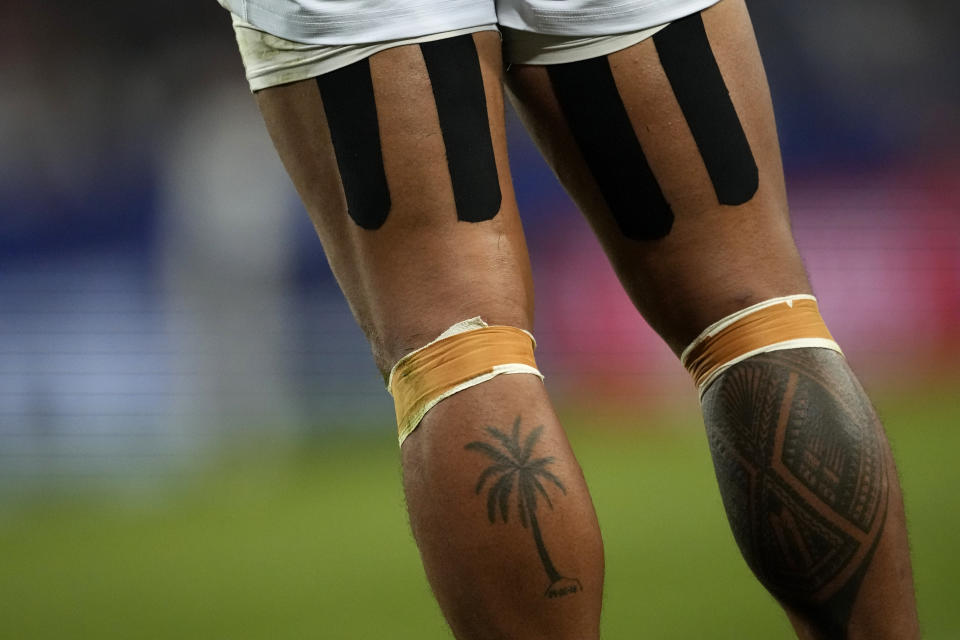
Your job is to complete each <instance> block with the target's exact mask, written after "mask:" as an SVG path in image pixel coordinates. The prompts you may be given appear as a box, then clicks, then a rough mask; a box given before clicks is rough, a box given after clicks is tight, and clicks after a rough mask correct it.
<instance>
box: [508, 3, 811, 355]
mask: <svg viewBox="0 0 960 640" xmlns="http://www.w3.org/2000/svg"><path fill="white" fill-rule="evenodd" d="M701 17H702V22H703V25H704V30H705V33H706V36H707V39H708V45H709V46H708V47H707V49H706V51H707V55H708V56H709V57H712V58H715V60H716V63H715V64H716V67H715V68H718V69H719V72H720V76H721V77H722V83H721V84H720V87H721V88H724V89H725V90H726V91H728V92H729V103H728V104H730V103H732V109H733V111H731V114H733V113H734V112H735V117H733V120H732V122H733V124H734V125H735V124H736V121H739V126H740V128H742V135H743V136H745V139H746V144H747V145H748V147H744V149H737V148H736V145H734V144H729V142H728V140H730V139H731V138H736V136H735V135H733V134H735V133H736V132H735V131H732V129H733V128H731V131H726V130H718V129H716V127H720V126H723V127H727V126H729V125H730V124H731V121H730V119H729V118H728V119H726V120H725V119H723V118H721V117H714V115H713V114H712V113H711V110H712V109H716V111H718V112H719V111H722V109H720V108H719V107H718V106H716V105H717V103H722V102H723V100H724V96H723V95H720V94H719V93H718V92H717V91H710V90H708V89H707V88H706V87H708V86H709V82H706V81H704V80H703V78H701V77H699V76H700V74H702V73H708V72H709V69H706V70H705V71H701V70H700V69H699V68H698V65H699V62H700V58H698V57H697V56H696V55H692V54H691V56H690V57H688V58H687V59H682V60H680V62H677V60H676V58H677V57H678V54H677V51H676V49H677V42H675V41H674V42H666V41H664V40H663V39H662V38H663V37H664V36H666V35H671V36H672V35H673V34H674V33H678V32H677V31H675V32H672V33H668V32H669V30H670V29H672V28H674V25H671V27H668V28H667V30H665V31H663V32H661V34H662V35H661V34H658V35H657V36H655V37H654V39H648V40H645V41H643V42H641V43H639V44H637V45H634V46H632V47H630V48H628V49H625V50H622V51H618V52H616V53H613V54H611V55H609V56H607V60H606V62H604V61H603V59H599V60H594V61H588V63H587V65H590V66H589V67H588V68H586V69H582V70H581V71H580V72H579V74H580V75H579V76H578V75H577V73H578V72H577V70H576V68H575V67H570V66H569V65H557V67H568V68H567V69H551V68H549V67H544V66H523V65H516V66H514V67H512V68H511V70H510V72H509V73H508V77H507V86H508V89H509V91H510V93H511V98H512V99H513V101H514V103H515V105H516V106H517V108H518V111H519V112H520V114H521V117H522V118H523V120H524V123H525V124H526V126H527V128H528V129H529V131H530V132H531V134H532V135H533V137H534V139H535V140H536V142H537V143H538V145H539V146H540V148H541V150H542V152H543V153H544V155H545V157H546V158H547V160H548V162H549V163H550V164H551V166H552V167H553V169H554V171H555V172H556V173H557V175H558V176H559V178H560V180H561V182H562V183H563V185H564V186H565V188H566V189H567V190H568V191H569V192H570V194H571V195H572V196H573V198H574V200H575V201H576V203H577V204H578V206H579V207H580V209H581V210H582V211H583V213H584V215H585V216H586V217H587V219H588V220H589V222H590V224H591V225H592V226H593V228H594V230H595V231H596V233H597V235H598V237H599V238H600V240H601V242H602V244H603V246H604V248H605V250H606V252H607V255H608V256H609V258H610V261H611V263H612V264H613V266H614V269H615V270H616V272H617V274H618V276H619V278H620V280H621V282H622V283H623V285H624V287H625V289H626V290H627V292H628V294H629V295H630V297H631V298H632V300H633V302H634V304H635V305H636V306H637V308H638V309H639V310H640V311H641V312H642V313H643V315H644V317H645V318H646V319H647V321H648V322H649V323H650V324H651V326H653V328H654V329H655V330H657V331H658V332H659V333H660V335H661V336H663V338H664V339H665V340H666V341H667V343H668V344H669V345H670V346H671V348H672V349H673V350H674V351H675V352H677V353H679V352H680V351H681V350H682V349H683V348H684V347H685V346H686V345H687V344H688V343H689V342H690V341H691V340H692V339H693V338H695V337H696V335H697V334H698V333H699V332H700V331H701V330H702V329H703V328H704V327H705V326H707V325H708V324H710V323H711V322H714V321H716V320H718V319H719V318H722V317H724V316H726V315H728V314H730V313H732V312H734V311H737V310H739V309H742V308H744V307H746V306H748V305H750V304H752V303H754V302H757V301H760V300H764V299H768V298H771V297H776V296H780V295H788V294H795V293H808V292H809V283H808V281H807V277H806V274H805V271H804V268H803V264H802V262H801V260H800V257H799V255H798V253H797V250H796V247H795V245H794V242H793V238H792V235H791V231H790V222H789V215H788V210H787V201H786V194H785V189H784V180H783V169H782V165H781V161H780V151H779V144H778V141H777V134H776V126H775V123H774V119H773V110H772V106H771V101H770V95H769V90H768V87H767V82H766V77H765V74H764V71H763V66H762V63H761V60H760V55H759V52H758V50H757V45H756V41H755V38H754V34H753V27H752V25H751V23H750V18H749V16H748V14H747V10H746V7H745V5H744V3H743V0H723V1H722V2H721V3H719V4H718V5H715V6H714V7H712V8H710V9H708V10H706V11H704V12H702V14H701ZM696 19H697V18H696V16H694V17H693V19H692V20H696ZM674 24H675V25H676V24H678V23H674ZM687 26H689V25H687ZM685 28H686V27H685ZM688 30H689V29H688ZM684 37H685V36H684ZM657 39H660V47H659V50H658V44H657ZM674 40H676V38H675V37H674ZM679 44H680V45H684V46H681V47H680V54H679V55H680V57H682V56H683V55H684V52H685V51H686V47H685V43H684V41H683V38H680V43H679ZM692 44H693V45H695V44H696V43H695V42H694V43H692ZM668 45H670V46H671V47H672V48H673V50H668ZM694 48H695V47H694ZM710 52H712V55H709V54H710ZM701 57H703V56H701ZM707 62H709V60H707ZM572 64H573V65H578V64H581V63H572ZM605 64H608V68H609V71H607V69H606V68H605V67H604V65H605ZM598 65H599V66H598ZM703 66H705V67H709V65H703ZM668 67H669V70H670V71H671V72H672V73H673V74H674V75H673V76H672V77H670V76H668V71H667V68H668ZM678 69H679V70H678ZM691 69H693V71H694V72H695V73H694V75H693V76H689V71H690V70H691ZM571 71H572V72H573V73H572V74H571ZM606 73H609V74H610V75H612V85H615V89H612V90H611V91H610V92H607V93H609V94H612V95H596V93H597V91H595V90H594V89H593V88H592V87H595V86H596V85H597V83H596V82H595V81H594V78H595V77H596V76H597V75H598V74H599V75H603V74H606ZM683 74H688V77H684V75H683ZM578 77H581V78H584V83H583V85H582V86H583V90H582V91H581V90H580V88H579V87H580V86H581V85H578V84H577V83H576V80H577V78H578ZM571 78H573V79H572V80H571ZM677 83H679V84H682V85H683V87H681V89H680V90H678V89H677V88H676V87H675V86H674V84H677ZM681 94H682V95H681ZM578 101H580V102H578ZM681 102H682V103H683V104H682V105H681ZM617 103H618V104H617ZM720 106H722V104H720ZM617 109H619V110H620V111H621V112H623V113H624V121H625V122H627V123H628V124H626V125H625V126H626V127H627V128H628V131H627V133H628V134H630V133H632V135H634V136H635V138H636V142H638V143H639V148H640V149H642V153H641V154H640V155H639V156H637V157H633V156H631V155H630V154H629V149H628V150H627V153H624V154H622V155H623V157H624V158H626V160H625V161H624V162H620V163H616V162H613V161H612V160H610V158H609V157H606V156H604V153H605V152H606V153H614V152H613V151H607V150H608V149H609V150H614V149H617V148H621V147H623V145H624V140H623V138H624V136H623V135H622V133H623V130H622V129H621V130H620V131H619V132H618V131H615V130H613V129H614V128H611V127H608V126H606V125H602V126H601V125H598V124H596V123H597V121H598V120H599V121H600V122H601V123H606V122H608V121H610V120H615V118H613V117H611V115H613V116H615V115H616V113H615V112H616V111H617ZM685 109H686V111H685ZM691 111H699V112H700V113H699V115H700V117H699V120H698V121H697V122H693V121H692V118H689V117H688V116H690V115H691V114H690V112H691ZM704 112H705V113H706V114H707V117H706V118H705V117H703V115H704ZM629 129H632V132H631V131H629ZM694 132H696V135H695V133H694ZM578 136H579V137H578ZM605 136H609V137H610V139H609V140H607V139H604V137H605ZM627 137H629V136H627ZM630 142H631V143H632V141H630ZM590 147H593V150H592V151H591V149H590ZM718 152H719V155H718ZM711 153H712V156H711ZM744 153H746V154H748V155H751V156H752V160H753V162H754V163H755V165H756V173H755V182H754V183H753V184H752V185H751V184H746V186H743V184H741V185H737V184H734V185H733V189H732V194H731V189H730V188H729V187H730V185H729V184H726V185H724V181H725V180H726V181H727V182H728V183H729V182H730V180H734V181H736V180H738V179H739V180H740V182H741V183H743V182H745V181H747V178H742V177H741V178H737V177H736V176H734V177H733V178H730V177H729V176H727V177H724V175H723V171H724V170H725V168H729V166H731V165H736V163H737V162H740V163H741V164H742V163H743V161H744V157H743V154H744ZM738 154H739V155H738ZM735 156H736V157H735ZM637 158H639V159H637ZM643 160H645V161H646V164H647V168H648V170H649V172H650V173H651V174H652V178H651V177H650V176H648V178H649V179H648V180H647V181H646V182H649V183H650V185H652V187H651V189H652V191H653V192H656V191H657V187H658V188H659V192H660V193H659V194H658V193H651V189H646V190H644V189H642V188H638V187H637V186H636V184H634V183H633V181H635V182H636V183H637V184H644V176H643V167H642V166H639V165H640V164H642V161H643ZM634 165H638V166H636V167H635V166H634ZM631 171H633V172H634V173H632V174H631V173H629V172H631ZM611 172H613V173H618V172H619V173H621V174H622V175H620V176H619V181H618V180H617V179H614V180H610V179H609V177H610V173H611ZM618 189H619V191H617V190H618ZM614 191H617V192H616V193H613V192H614ZM738 191H739V193H738ZM664 207H667V209H664ZM665 212H668V213H669V219H668V218H667V213H665ZM633 216H635V218H634V217H633Z"/></svg>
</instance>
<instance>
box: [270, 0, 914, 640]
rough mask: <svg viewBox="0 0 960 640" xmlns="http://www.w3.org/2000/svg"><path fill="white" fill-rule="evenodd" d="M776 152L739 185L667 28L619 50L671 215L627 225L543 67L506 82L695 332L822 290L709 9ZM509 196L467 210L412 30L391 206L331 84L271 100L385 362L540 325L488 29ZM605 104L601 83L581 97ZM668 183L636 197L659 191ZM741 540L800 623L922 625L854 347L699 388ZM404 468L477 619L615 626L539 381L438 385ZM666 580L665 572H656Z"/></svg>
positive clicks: (534, 634)
mask: <svg viewBox="0 0 960 640" xmlns="http://www.w3.org/2000/svg"><path fill="white" fill-rule="evenodd" d="M702 19H703V24H704V27H705V30H706V34H707V36H709V41H710V45H711V47H712V52H713V55H714V56H715V58H716V63H717V64H718V65H719V69H720V71H721V72H722V74H723V79H724V81H725V85H726V88H727V89H728V90H729V96H730V99H731V100H732V103H733V106H734V107H735V109H736V113H737V115H738V117H739V121H740V123H741V125H742V128H743V133H744V134H745V136H746V139H747V140H748V142H749V148H750V149H751V152H752V154H753V157H754V159H755V162H756V165H757V167H758V171H759V182H758V186H757V189H756V192H755V193H754V195H753V196H752V197H751V198H750V199H749V201H746V202H745V203H742V204H736V205H721V204H719V202H718V196H717V195H716V191H715V185H714V184H713V183H712V182H711V176H710V175H708V172H707V170H706V169H705V168H704V161H703V158H702V157H701V155H700V151H699V149H698V146H697V144H696V142H695V140H694V139H693V137H692V135H691V131H690V127H689V126H688V124H687V121H686V119H685V115H684V112H683V111H682V110H681V108H680V107H679V106H678V103H677V100H676V98H675V95H674V92H673V89H672V87H671V84H670V82H669V81H668V79H667V77H666V74H665V72H664V68H663V66H662V65H661V62H660V59H659V58H658V53H657V50H656V47H655V45H654V43H653V42H652V41H645V42H642V43H640V44H638V45H635V46H633V47H630V48H628V49H625V50H623V51H619V52H617V53H614V54H611V55H610V56H608V58H607V62H608V63H609V67H610V70H611V72H612V75H613V78H614V80H615V83H616V89H617V90H618V91H619V94H620V97H621V99H622V102H623V106H624V108H625V110H626V113H627V116H628V118H629V122H630V123H631V124H632V128H633V131H634V133H635V134H636V137H637V139H638V141H639V143H640V145H641V146H642V148H643V153H644V155H645V156H646V159H647V160H648V161H649V165H650V169H651V171H652V174H653V175H654V176H655V178H656V181H657V183H658V184H659V187H660V188H661V189H662V192H663V196H664V198H665V199H666V201H667V202H668V203H669V205H670V207H671V210H672V215H673V216H674V219H673V220H672V224H671V225H670V228H669V232H668V233H666V234H665V235H663V236H662V237H658V238H655V239H646V240H637V239H635V238H628V237H625V235H624V234H623V233H622V231H621V228H620V227H618V225H617V224H616V221H615V219H614V217H613V216H612V215H611V212H610V211H609V210H608V208H607V204H606V201H605V200H604V197H603V194H601V193H600V190H599V188H598V186H597V183H596V180H595V178H594V176H593V174H592V173H591V170H590V167H588V166H587V165H586V163H585V161H584V158H583V156H582V155H581V153H580V149H579V148H578V146H577V142H576V140H575V138H574V136H573V135H572V134H571V132H570V129H569V126H568V123H567V121H566V119H565V116H564V112H563V110H562V109H561V108H560V105H559V104H558V101H557V96H556V95H555V94H554V92H553V89H552V87H551V82H550V78H549V75H548V72H547V70H546V69H545V68H543V67H530V66H522V65H515V66H513V67H512V68H511V71H510V72H509V74H508V77H507V82H508V85H509V87H510V90H511V92H512V97H513V98H514V101H515V104H516V105H517V106H518V110H519V111H520V112H521V114H522V117H523V118H524V120H525V123H526V124H527V126H528V128H529V130H530V131H531V133H532V134H533V136H534V138H535V139H536V140H537V142H538V144H539V145H540V148H541V149H542V150H543V152H544V155H545V156H546V157H547V159H548V161H549V162H550V163H551V165H552V166H553V168H554V170H555V171H556V173H557V174H558V176H559V177H560V179H561V181H562V182H563V184H564V185H565V186H566V188H567V189H568V190H569V191H570V193H571V194H572V195H573V197H574V199H575V200H576V202H577V203H578V205H579V207H580V208H581V210H582V211H583V212H584V213H585V215H586V216H587V218H588V220H589V221H590V223H591V225H592V226H593V227H594V229H595V231H596V233H597V235H598V237H599V238H600V240H601V242H602V243H603V245H604V247H605V250H606V251H607V254H608V255H609V257H610V260H611V262H612V264H613V266H614V268H615V270H616V271H617V274H618V276H619V277H620V279H621V282H622V283H623V285H624V288H625V289H626V291H627V292H628V294H629V295H630V297H631V298H632V300H633V301H634V303H635V304H636V306H637V308H638V309H639V310H640V311H641V313H642V314H643V315H644V317H645V318H646V319H647V321H648V322H649V323H650V324H651V326H653V327H654V329H656V330H657V331H658V332H659V333H660V335H661V336H662V337H663V338H664V340H665V341H666V342H667V343H668V344H669V345H670V346H671V348H673V350H674V351H675V352H676V353H678V354H679V353H680V351H681V350H682V349H683V348H684V347H685V346H686V345H687V344H689V343H690V341H691V340H693V339H694V338H695V337H696V336H697V335H698V334H699V333H700V332H701V331H702V330H703V328H704V327H706V326H708V325H709V324H711V323H712V322H715V321H716V320H718V319H720V318H723V317H725V316H727V315H729V314H731V313H733V312H736V311H739V310H741V309H743V308H745V307H747V306H749V305H750V304H753V303H755V302H759V301H763V300H766V299H769V298H772V297H777V296H782V295H790V294H799V293H809V292H810V286H809V283H808V281H807V277H806V274H805V272H804V269H803V265H802V263H801V260H800V257H799V254H798V253H797V250H796V247H795V245H794V242H793V238H792V234H791V232H790V223H789V217H788V213H787V204H786V195H785V189H784V183H783V175H782V168H781V164H780V156H779V147H778V143H777V138H776V129H775V126H774V121H773V113H772V108H771V105H770V99H769V92H768V89H767V85H766V80H765V77H764V73H763V68H762V65H761V62H760V58H759V54H758V52H757V47H756V43H755V41H754V36H753V30H752V27H751V25H750V20H749V17H748V15H747V12H746V8H745V6H744V4H743V2H742V0H723V2H721V3H720V4H718V5H716V6H715V7H713V8H711V9H709V10H707V11H705V12H703V15H702ZM473 40H474V42H475V43H476V45H477V49H478V52H479V57H480V64H481V68H482V78H483V85H484V91H485V96H486V100H487V110H488V112H489V127H490V135H491V138H492V141H493V147H494V153H495V156H496V165H497V173H498V178H499V182H500V190H501V192H502V203H501V207H500V210H499V212H498V213H497V215H496V216H495V217H494V218H493V219H490V220H486V221H483V222H476V223H474V222H463V221H460V220H458V219H457V209H456V203H455V200H454V196H453V192H452V189H451V178H450V173H449V171H448V167H447V162H446V151H445V148H444V142H443V139H444V138H443V135H442V131H441V130H440V125H439V121H438V116H437V110H436V102H435V98H434V95H433V92H432V88H431V83H430V78H429V76H428V74H427V73H426V70H425V68H424V60H423V56H422V54H421V51H420V48H419V47H417V46H405V47H397V48H394V49H390V50H387V51H385V52H382V53H379V54H376V55H374V56H373V57H372V58H371V59H370V70H371V77H372V83H373V91H374V93H375V96H376V112H377V118H378V121H379V140H380V143H381V147H382V153H383V165H384V170H385V175H386V181H387V183H388V187H389V196H390V202H391V206H390V210H389V213H388V215H387V217H386V220H385V222H384V223H383V224H382V226H379V227H378V228H376V229H364V228H361V227H360V226H358V225H357V224H356V223H354V221H353V220H351V217H350V215H349V214H348V211H347V207H346V202H345V196H344V188H343V185H342V183H341V179H340V175H339V172H338V165H337V159H336V156H335V153H334V149H333V145H332V142H331V137H330V131H329V127H328V123H327V120H326V117H325V114H324V105H323V101H322V99H321V97H320V94H319V91H318V89H317V84H316V83H315V82H314V81H305V82H299V83H293V84H290V85H285V86H280V87H274V88H271V89H267V90H264V91H261V92H259V93H258V94H257V102H258V104H259V106H260V108H261V111H262V113H263V115H264V119H265V121H266V123H267V127H268V129H269V131H270V134H271V136H272V138H273V140H274V144H275V146H276V147H277V150H278V151H279V154H280V157H281V159H282V160H283V162H284V163H285V165H286V167H287V170H288V172H289V174H290V176H291V178H292V179H293V182H294V184H295V186H296V187H297V189H298V191H299V193H300V195H301V198H302V199H303V201H304V203H305V205H306V208H307V211H308V212H309V214H310V216H311V218H312V220H313V222H314V225H315V227H316V229H317V232H318V235H319V237H320V240H321V242H322V244H323V247H324V250H325V252H326V255H327V258H328V260H329V262H330V265H331V268H332V270H333V272H334V274H335V276H336V277H337V280H338V282H339V283H340V285H341V287H342V289H343V291H344V293H345V295H346V297H347V300H348V301H349V303H350V306H351V309H352V310H353V312H354V315H355V316H356V318H357V321H358V323H359V324H360V326H361V327H362V328H363V330H364V332H365V333H366V335H367V337H368V339H369V341H370V343H371V346H372V349H373V354H374V358H375V360H376V362H377V365H378V367H379V368H380V370H381V371H382V372H384V373H386V372H387V371H388V370H389V369H390V367H391V366H392V365H393V364H394V363H395V362H396V361H397V360H398V359H399V358H400V357H402V356H403V355H404V354H406V353H409V352H410V351H412V350H414V349H416V348H418V347H420V346H422V345H424V344H426V343H427V342H429V341H431V340H432V339H434V338H435V337H436V336H437V335H439V334H440V333H441V332H442V331H444V330H445V329H447V328H448V327H450V326H451V325H453V324H454V323H456V322H459V321H461V320H464V319H467V318H471V317H473V316H481V317H483V318H484V319H485V320H486V321H487V322H489V323H491V324H505V325H511V326H515V327H519V328H523V329H528V330H529V329H530V328H531V327H532V324H533V290H532V283H531V276H530V266H529V259H528V257H527V252H526V246H525V243H524V238H523V233H522V229H521V225H520V219H519V216H518V214H517V210H516V202H515V199H514V195H513V190H512V186H511V181H510V173H509V168H508V165H507V154H506V139H505V133H504V122H503V105H502V92H501V84H500V83H501V80H502V72H501V60H500V52H499V46H500V41H499V38H498V36H497V35H496V34H494V33H489V32H488V33H478V34H475V35H474V36H473ZM583 99H584V100H586V101H589V100H590V99H591V96H589V95H584V96H583ZM645 206H649V203H645V202H642V201H638V202H637V203H636V207H637V209H638V211H640V212H642V211H643V209H644V207H645ZM703 406H704V416H705V422H706V425H707V434H708V437H709V440H710V446H711V451H712V453H713V456H714V461H715V466H716V471H717V477H718V481H719V484H720V489H721V494H722V495H723V498H724V504H725V505H726V507H727V511H728V515H729V518H730V521H731V526H732V528H733V530H734V534H735V537H736V540H737V543H738V544H739V545H740V547H741V549H742V551H743V553H744V556H745V558H746V559H747V562H748V563H749V564H750V566H751V567H752V568H753V569H754V571H755V572H756V573H757V575H758V577H759V578H760V580H761V581H762V582H763V583H764V585H765V586H766V587H767V588H768V589H769V590H770V591H771V592H772V593H773V594H774V595H775V596H776V597H777V598H778V600H779V601H780V602H781V603H782V604H783V606H784V608H785V610H786V611H787V614H788V615H789V616H790V619H791V621H792V623H793V624H794V627H795V628H796V630H797V633H798V635H799V636H800V637H801V638H804V639H806V638H850V639H866V638H870V639H872V640H875V639H884V638H891V639H892V638H897V639H898V640H903V639H911V638H917V637H919V632H918V625H917V618H916V608H915V604H914V598H913V585H912V577H911V571H910V561H909V554H908V549H907V540H906V529H905V524H904V515H903V507H902V501H901V497H900V490H899V485H898V482H897V478H896V472H895V469H894V466H893V461H892V457H891V455H890V451H889V447H888V446H887V444H886V440H885V438H884V435H883V430H882V427H881V426H880V424H879V422H878V421H877V419H876V416H875V414H874V412H873V410H872V409H871V408H870V404H869V402H868V400H867V399H866V396H865V394H864V393H863V390H862V389H861V388H860V387H859V385H858V384H857V382H856V380H855V378H854V377H853V375H852V374H851V373H850V371H849V369H848V368H847V366H846V364H845V362H844V361H843V359H842V357H840V356H839V355H838V354H835V353H832V352H826V351H815V350H797V351H791V352H783V353H775V354H769V355H762V356H757V357H755V358H751V359H749V360H747V361H745V362H743V363H741V364H738V365H737V366H735V367H733V368H731V369H730V370H729V371H728V372H726V373H725V374H724V375H723V376H721V377H720V378H719V379H718V380H717V381H716V382H715V383H714V384H713V385H712V386H711V387H710V389H709V390H708V391H707V393H706V395H705V396H704V398H703ZM401 456H402V462H403V476H404V479H403V480H404V487H405V491H406V496H407V504H408V509H409V513H410V521H411V525H412V528H413V532H414V536H415V538H416V540H417V544H418V546H419V548H420V552H421V555H422V558H423V563H424V567H425V569H426V573H427V577H428V579H429V580H430V584H431V585H432V587H433V590H434V593H435V594H436V597H437V600H438V602H439V603H440V606H441V608H442V610H443V613H444V615H445V616H446V618H447V620H448V622H449V623H450V626H451V628H452V629H453V632H454V634H455V635H456V637H457V638H462V639H467V638H469V639H474V638H476V639H500V638H521V639H524V640H536V639H540V638H544V639H546V638H551V639H571V640H573V639H577V640H584V639H586V640H590V639H595V638H598V636H599V632H598V628H599V619H600V603H601V596H602V582H603V549H602V543H601V539H600V531H599V528H598V525H597V521H596V516H595V514H594V510H593V506H592V504H591V501H590V496H589V494H588V492H587V487H586V484H585V482H584V480H583V476H582V473H581V471H580V468H579V466H578V465H577V462H576V460H575V459H574V456H573V453H572V452H571V450H570V447H569V444H568V442H567V439H566V437H565V436H564V433H563V430H562V428H561V427H560V424H559V422H558V420H557V418H556V416H555V414H554V413H553V410H552V408H551V405H550V402H549V399H548V398H547V395H546V392H545V391H544V387H543V384H542V383H541V382H540V380H539V379H537V378H535V377H533V376H530V375H505V376H499V377H497V378H495V379H493V380H491V381H489V382H486V383H483V384H481V385H478V386H476V387H473V388H470V389H468V390H466V391H463V392H461V393H457V394H455V395H454V396H452V397H450V398H448V399H446V400H444V401H443V402H441V403H439V404H438V405H437V406H436V407H434V408H433V409H431V410H430V412H428V414H427V415H426V417H425V418H424V420H423V421H422V422H421V424H420V426H419V427H418V428H417V430H416V431H414V432H413V434H411V435H410V437H409V438H408V439H407V440H406V442H405V443H404V445H403V448H402V451H401ZM652 579H653V578H652Z"/></svg>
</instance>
